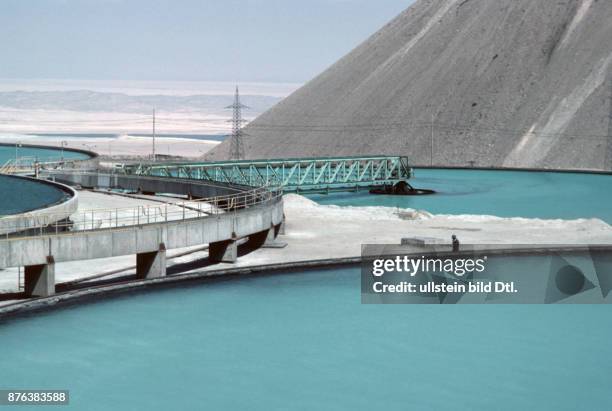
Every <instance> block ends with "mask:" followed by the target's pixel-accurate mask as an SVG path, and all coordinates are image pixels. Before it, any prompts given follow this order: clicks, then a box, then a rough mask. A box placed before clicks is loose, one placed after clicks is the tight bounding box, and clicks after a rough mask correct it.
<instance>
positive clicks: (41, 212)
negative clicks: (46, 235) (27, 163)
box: [0, 176, 79, 235]
mask: <svg viewBox="0 0 612 411" xmlns="http://www.w3.org/2000/svg"><path fill="white" fill-rule="evenodd" d="M13 177H14V178H21V179H27V180H33V181H36V182H37V183H39V184H48V185H52V186H53V187H55V188H58V189H60V190H62V191H64V192H65V193H67V194H68V195H69V196H70V198H69V199H68V200H66V201H63V202H62V203H60V204H56V205H53V206H51V207H45V208H39V209H37V210H33V211H29V212H27V213H23V214H16V215H11V216H8V217H4V218H1V219H0V235H5V234H9V233H16V232H21V231H26V230H28V229H31V228H32V227H41V226H47V225H50V224H53V223H55V222H56V221H61V220H64V219H66V218H68V217H70V216H71V215H72V214H74V213H75V212H76V211H77V209H78V206H79V196H78V193H77V192H76V190H74V189H73V188H72V187H69V186H67V185H64V184H60V183H56V182H51V181H46V180H39V179H35V178H31V177H18V176H13Z"/></svg>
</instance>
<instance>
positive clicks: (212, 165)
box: [120, 156, 412, 192]
mask: <svg viewBox="0 0 612 411" xmlns="http://www.w3.org/2000/svg"><path fill="white" fill-rule="evenodd" d="M120 169H122V170H123V172H124V173H127V174H135V175H144V176H161V177H175V178H177V177H178V178H189V179H195V180H209V181H216V182H222V183H231V184H239V185H245V186H257V187H261V186H282V187H283V191H285V192H287V191H294V192H307V191H308V192H327V191H335V190H351V189H356V190H357V189H360V188H366V187H376V186H378V187H380V186H393V185H396V184H397V183H399V182H407V181H408V179H410V177H411V176H412V169H411V168H410V166H409V164H408V158H407V157H399V156H368V157H329V158H327V157H324V158H295V159H274V160H240V161H223V162H195V163H141V164H132V165H128V164H126V165H121V166H120Z"/></svg>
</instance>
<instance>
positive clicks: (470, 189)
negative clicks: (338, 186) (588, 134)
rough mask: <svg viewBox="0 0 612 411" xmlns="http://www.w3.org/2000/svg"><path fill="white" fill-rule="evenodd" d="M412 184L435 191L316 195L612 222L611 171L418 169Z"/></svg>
mask: <svg viewBox="0 0 612 411" xmlns="http://www.w3.org/2000/svg"><path fill="white" fill-rule="evenodd" d="M411 184H412V185H413V186H415V187H420V188H431V189H434V190H436V191H437V192H438V194H436V195H432V196H381V195H370V194H368V193H367V192H361V193H334V194H328V195H313V196H309V197H310V198H312V199H314V200H316V201H317V202H319V203H322V204H337V205H355V206H364V205H369V206H373V205H384V206H391V207H402V208H416V209H421V210H427V211H429V212H432V213H436V214H488V215H496V216H499V217H531V218H563V219H575V218H591V217H596V218H600V219H602V220H604V221H606V222H608V223H612V205H611V204H612V175H601V174H581V173H548V172H545V173H544V172H524V171H487V170H436V169H434V170H428V169H417V170H415V178H414V179H413V180H411Z"/></svg>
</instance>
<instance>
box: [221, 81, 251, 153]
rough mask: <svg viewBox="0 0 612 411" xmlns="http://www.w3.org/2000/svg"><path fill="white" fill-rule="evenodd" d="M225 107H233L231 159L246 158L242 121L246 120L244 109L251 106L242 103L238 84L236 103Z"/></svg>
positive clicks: (235, 96)
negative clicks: (243, 113) (244, 118)
mask: <svg viewBox="0 0 612 411" xmlns="http://www.w3.org/2000/svg"><path fill="white" fill-rule="evenodd" d="M225 108H231V109H232V110H233V112H232V119H231V120H228V122H230V123H232V137H231V140H230V151H229V155H230V159H232V160H243V159H244V142H243V141H242V138H243V137H244V136H245V134H244V133H243V132H242V123H244V122H245V121H246V120H243V119H242V109H246V108H249V107H247V106H245V105H244V104H242V103H240V93H239V92H238V86H236V94H234V103H233V104H232V105H231V106H227V107H225Z"/></svg>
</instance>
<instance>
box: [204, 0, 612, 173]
mask: <svg viewBox="0 0 612 411" xmlns="http://www.w3.org/2000/svg"><path fill="white" fill-rule="evenodd" d="M611 103H612V1H611V0H417V1H416V3H415V4H414V5H413V6H411V7H410V8H408V9H407V10H405V11H404V12H402V13H401V14H400V15H399V16H397V17H396V18H395V19H393V20H392V21H391V22H389V23H388V24H387V25H386V26H384V27H383V28H382V29H380V30H379V31H378V32H377V33H375V34H373V35H372V36H371V37H370V38H369V39H367V40H366V41H365V42H364V43H362V44H361V45H359V46H358V47H357V48H355V49H354V50H353V51H351V52H350V53H349V54H348V55H346V56H345V57H343V58H342V59H340V60H339V61H338V62H337V63H335V64H334V65H333V66H331V67H330V68H329V69H327V70H326V71H324V72H323V73H322V74H320V75H319V76H317V77H316V78H314V79H313V80H311V81H310V82H308V83H307V84H306V85H304V86H303V87H302V88H300V89H299V90H297V91H295V92H294V93H293V94H291V95H290V96H289V97H287V98H286V99H284V100H283V101H281V102H280V103H278V104H277V105H275V106H274V107H273V108H271V109H270V110H268V111H267V112H265V113H264V114H262V115H261V116H260V117H258V118H257V119H256V120H255V121H253V122H252V123H251V124H249V125H248V126H247V127H246V130H245V132H246V133H247V134H248V135H249V136H248V137H245V146H246V155H247V157H248V158H278V157H300V156H332V155H357V154H402V155H407V156H408V157H410V158H411V159H412V162H413V164H418V165H429V164H430V163H433V164H434V165H449V166H466V165H475V166H507V167H546V168H581V169H608V170H610V169H612V125H611V124H610V123H611V121H612V120H611V117H612V105H611ZM432 141H433V144H432ZM228 148H229V144H228V142H226V143H224V144H222V145H221V146H219V147H218V148H216V149H215V150H214V152H212V153H211V154H210V156H209V157H210V158H217V159H220V158H227V157H228ZM432 153H433V154H432Z"/></svg>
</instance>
